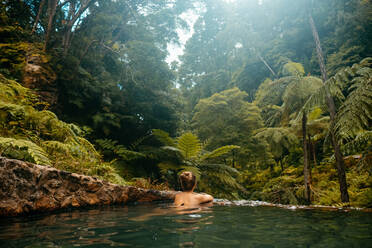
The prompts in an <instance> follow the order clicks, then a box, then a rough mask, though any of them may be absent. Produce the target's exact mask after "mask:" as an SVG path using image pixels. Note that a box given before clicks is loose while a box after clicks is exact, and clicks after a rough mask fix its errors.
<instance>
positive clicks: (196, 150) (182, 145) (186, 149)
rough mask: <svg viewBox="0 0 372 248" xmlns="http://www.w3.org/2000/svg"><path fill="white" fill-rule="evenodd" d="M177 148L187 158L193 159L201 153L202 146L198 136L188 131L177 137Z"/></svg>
mask: <svg viewBox="0 0 372 248" xmlns="http://www.w3.org/2000/svg"><path fill="white" fill-rule="evenodd" d="M177 148H178V150H179V151H180V152H181V154H182V156H183V157H184V158H185V159H186V160H191V159H193V158H196V157H197V156H198V155H199V154H200V152H201V149H202V146H201V143H200V140H199V139H198V137H197V136H195V135H194V134H192V133H191V132H187V133H184V134H182V135H181V136H180V137H178V138H177Z"/></svg>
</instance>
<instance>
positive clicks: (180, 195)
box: [174, 192, 184, 206]
mask: <svg viewBox="0 0 372 248" xmlns="http://www.w3.org/2000/svg"><path fill="white" fill-rule="evenodd" d="M183 198H184V196H183V192H180V193H177V194H176V195H175V197H174V204H175V205H176V206H180V205H181V204H182V203H183V202H184V199H183Z"/></svg>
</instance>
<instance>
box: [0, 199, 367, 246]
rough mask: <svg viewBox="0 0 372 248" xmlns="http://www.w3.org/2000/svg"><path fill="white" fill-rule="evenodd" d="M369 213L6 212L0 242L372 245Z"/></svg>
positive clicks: (150, 208) (148, 208)
mask: <svg viewBox="0 0 372 248" xmlns="http://www.w3.org/2000/svg"><path fill="white" fill-rule="evenodd" d="M371 230H372V214H371V213H361V212H358V211H352V212H348V213H345V212H326V211H316V210H295V211H289V210H285V209H278V208H269V207H248V206H243V207H242V206H240V207H237V206H214V207H212V208H208V207H205V208H198V209H182V210H179V209H175V208H171V207H169V206H167V205H137V206H125V207H124V206H123V207H119V206H115V207H101V208H96V209H89V210H80V211H78V210H74V211H70V212H64V213H55V214H49V215H37V216H30V217H27V218H8V219H2V220H1V222H0V247H72V246H73V247H79V246H89V247H122V246H124V247H128V246H129V247H216V248H218V247H310V246H311V247H371V246H372V245H371V244H372V235H371Z"/></svg>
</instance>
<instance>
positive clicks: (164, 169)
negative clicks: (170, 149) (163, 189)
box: [157, 162, 181, 175]
mask: <svg viewBox="0 0 372 248" xmlns="http://www.w3.org/2000/svg"><path fill="white" fill-rule="evenodd" d="M157 166H158V167H159V169H160V173H161V174H163V175H164V174H167V173H168V171H178V170H180V169H181V166H180V165H177V164H174V163H171V162H161V163H158V164H157Z"/></svg>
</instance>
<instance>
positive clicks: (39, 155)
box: [0, 137, 51, 165]
mask: <svg viewBox="0 0 372 248" xmlns="http://www.w3.org/2000/svg"><path fill="white" fill-rule="evenodd" d="M0 151H1V154H2V155H4V156H10V157H12V158H16V159H21V160H26V161H30V162H33V163H37V164H42V165H51V161H50V160H49V158H48V154H47V153H46V152H45V151H44V150H43V149H42V148H41V147H39V146H38V145H36V144H35V143H33V142H31V141H28V140H24V139H14V138H4V137H0Z"/></svg>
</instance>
